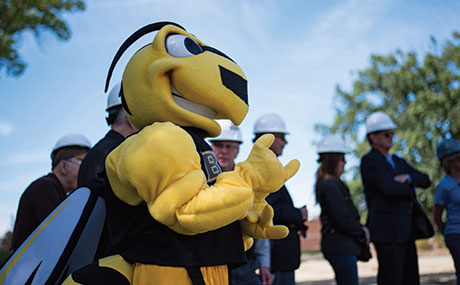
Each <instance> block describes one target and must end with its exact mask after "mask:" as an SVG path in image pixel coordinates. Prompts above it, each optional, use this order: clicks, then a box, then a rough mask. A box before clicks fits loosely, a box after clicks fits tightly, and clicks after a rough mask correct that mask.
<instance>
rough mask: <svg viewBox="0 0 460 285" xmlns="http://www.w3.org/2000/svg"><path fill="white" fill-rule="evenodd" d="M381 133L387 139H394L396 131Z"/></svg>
mask: <svg viewBox="0 0 460 285" xmlns="http://www.w3.org/2000/svg"><path fill="white" fill-rule="evenodd" d="M380 133H381V134H382V135H383V136H384V137H386V138H392V137H393V136H394V135H395V132H394V131H382V132H380Z"/></svg>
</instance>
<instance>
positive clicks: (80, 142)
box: [51, 134, 91, 154]
mask: <svg viewBox="0 0 460 285" xmlns="http://www.w3.org/2000/svg"><path fill="white" fill-rule="evenodd" d="M69 146H79V147H86V148H88V149H90V148H91V143H90V142H89V140H88V139H87V138H86V137H85V136H83V135H80V134H67V135H65V136H63V137H61V138H60V139H59V140H58V141H57V142H56V144H55V145H54V147H53V150H52V151H51V154H53V153H54V152H55V151H57V150H58V149H61V148H63V147H69Z"/></svg>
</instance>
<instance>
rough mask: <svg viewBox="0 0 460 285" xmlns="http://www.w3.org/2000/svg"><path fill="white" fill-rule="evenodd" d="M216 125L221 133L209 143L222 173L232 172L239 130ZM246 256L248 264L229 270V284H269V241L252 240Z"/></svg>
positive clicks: (230, 125)
mask: <svg viewBox="0 0 460 285" xmlns="http://www.w3.org/2000/svg"><path fill="white" fill-rule="evenodd" d="M218 123H219V125H220V127H221V129H222V132H221V134H220V135H219V136H218V137H216V138H210V139H209V142H210V143H211V148H212V150H213V151H214V154H215V155H216V158H217V161H218V162H219V164H220V166H221V168H222V171H232V170H233V169H234V168H235V159H236V157H237V155H238V152H239V150H240V144H242V143H243V136H242V135H241V131H240V129H239V128H238V127H237V126H235V125H234V124H233V123H232V122H231V121H230V120H219V121H218ZM246 255H247V259H248V263H246V264H244V265H242V266H239V267H237V268H235V269H232V270H231V284H233V285H237V284H239V285H243V284H244V285H253V284H254V285H257V284H271V273H270V242H269V240H268V239H256V240H254V244H253V246H252V247H251V248H250V249H249V250H248V251H246ZM256 269H259V273H260V276H257V274H256Z"/></svg>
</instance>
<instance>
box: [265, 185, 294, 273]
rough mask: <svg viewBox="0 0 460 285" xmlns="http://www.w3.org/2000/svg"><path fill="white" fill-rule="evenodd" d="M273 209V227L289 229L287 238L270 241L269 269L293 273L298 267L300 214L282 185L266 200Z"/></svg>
mask: <svg viewBox="0 0 460 285" xmlns="http://www.w3.org/2000/svg"><path fill="white" fill-rule="evenodd" d="M266 200H267V202H268V204H270V205H271V206H272V207H273V210H274V212H275V215H274V217H273V223H274V224H275V225H285V226H287V227H288V228H289V234H288V236H287V237H285V238H283V239H278V240H271V247H272V248H271V269H272V270H273V271H293V270H295V269H297V268H299V266H300V239H299V235H298V231H301V230H302V226H303V221H302V214H301V213H300V210H299V209H298V208H295V207H294V203H293V202H292V198H291V195H289V192H288V191H287V189H286V186H284V185H283V187H281V189H280V190H279V191H277V192H275V193H271V194H270V195H268V197H267V198H266Z"/></svg>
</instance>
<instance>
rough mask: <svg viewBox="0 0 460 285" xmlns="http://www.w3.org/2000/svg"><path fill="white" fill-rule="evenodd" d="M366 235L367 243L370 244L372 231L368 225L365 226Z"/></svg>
mask: <svg viewBox="0 0 460 285" xmlns="http://www.w3.org/2000/svg"><path fill="white" fill-rule="evenodd" d="M363 231H364V236H365V237H366V244H367V245H369V243H370V242H371V233H370V231H369V229H368V228H367V227H366V226H363Z"/></svg>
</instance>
